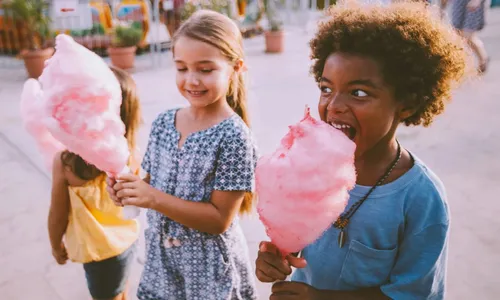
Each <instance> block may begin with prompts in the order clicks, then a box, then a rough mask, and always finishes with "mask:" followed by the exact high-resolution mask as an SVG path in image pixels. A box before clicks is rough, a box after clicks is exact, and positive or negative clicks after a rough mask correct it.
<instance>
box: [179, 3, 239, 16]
mask: <svg viewBox="0 0 500 300" xmlns="http://www.w3.org/2000/svg"><path fill="white" fill-rule="evenodd" d="M231 1H232V0H192V1H187V2H186V3H184V5H183V6H182V11H181V20H182V21H186V20H187V19H189V17H191V15H192V14H194V13H195V12H196V11H198V10H200V9H208V10H213V11H216V12H218V13H221V14H224V15H226V16H228V17H232V13H231V3H232V2H231Z"/></svg>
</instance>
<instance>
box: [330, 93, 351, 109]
mask: <svg viewBox="0 0 500 300" xmlns="http://www.w3.org/2000/svg"><path fill="white" fill-rule="evenodd" d="M326 110H327V111H328V112H331V113H335V114H341V113H345V112H346V111H347V105H346V103H345V97H343V95H342V94H340V93H337V94H335V95H333V96H332V97H331V98H330V102H329V103H328V106H327V107H326Z"/></svg>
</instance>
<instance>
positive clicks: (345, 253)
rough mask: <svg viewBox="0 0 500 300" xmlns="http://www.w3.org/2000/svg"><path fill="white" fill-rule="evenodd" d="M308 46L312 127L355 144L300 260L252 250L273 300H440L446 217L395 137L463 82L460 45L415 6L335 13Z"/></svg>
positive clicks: (431, 181)
mask: <svg viewBox="0 0 500 300" xmlns="http://www.w3.org/2000/svg"><path fill="white" fill-rule="evenodd" d="M328 16H329V19H328V20H327V21H325V22H324V23H323V24H322V25H320V27H319V31H318V32H317V34H316V36H315V37H314V38H313V40H312V41H311V43H310V45H311V49H312V59H313V60H314V65H313V67H312V73H313V75H314V76H315V79H316V80H317V82H318V84H319V89H320V91H321V96H320V99H319V104H318V109H319V115H320V117H321V119H322V120H323V121H325V122H327V123H329V124H331V126H333V127H335V128H338V129H339V130H341V131H342V132H343V133H344V134H346V135H347V136H348V137H349V138H350V139H352V140H353V141H354V142H355V143H356V146H357V148H356V153H355V167H356V171H357V174H358V176H357V183H356V186H355V187H354V189H353V190H352V191H351V192H350V199H349V201H348V204H347V207H346V209H345V212H344V213H343V214H342V215H341V216H340V217H339V219H338V220H332V226H331V227H330V228H329V229H328V230H327V231H326V232H325V233H324V234H323V236H322V237H321V238H320V239H318V240H317V241H316V242H314V243H313V244H311V245H309V246H308V247H306V248H305V249H303V251H302V253H301V256H300V257H296V256H288V257H286V258H285V259H282V258H281V256H280V255H279V252H278V250H277V249H276V247H275V246H274V245H272V244H271V243H269V242H262V243H261V245H260V249H259V254H258V258H257V261H256V275H257V277H258V278H259V280H261V281H263V282H274V281H276V280H284V279H285V278H286V276H287V275H289V274H291V272H292V269H291V267H296V268H297V270H296V272H295V273H294V274H293V277H292V281H291V282H287V281H279V282H277V283H275V284H274V285H273V288H272V295H271V299H273V300H284V299H287V300H292V299H300V300H307V299H315V300H317V299H371V300H373V299H398V300H399V299H443V297H444V292H445V275H446V256H447V245H448V230H449V225H450V217H449V211H448V205H447V202H446V195H445V190H444V186H443V184H442V182H441V181H440V180H439V178H438V177H437V176H436V175H435V174H434V173H433V172H432V171H431V170H430V169H429V167H427V166H426V165H425V163H424V162H423V161H422V160H420V159H419V158H418V157H417V156H416V155H415V154H414V153H412V152H410V151H408V150H406V149H405V148H404V147H403V146H402V145H400V143H399V142H398V140H397V138H396V130H397V128H398V126H399V125H400V124H405V125H407V126H409V125H423V126H424V127H426V126H429V125H430V124H431V123H432V121H433V119H434V118H435V117H436V116H437V115H439V114H440V113H442V112H443V110H444V107H445V103H446V101H447V100H448V99H450V97H451V92H452V89H453V88H454V87H455V85H456V84H458V83H460V82H461V81H463V79H465V76H466V74H467V67H468V65H469V64H468V60H469V57H468V55H467V54H466V51H465V50H464V47H465V45H464V43H463V41H462V39H461V38H460V37H459V36H458V35H457V34H456V33H454V31H453V30H452V29H451V28H449V27H448V26H447V25H445V24H444V23H441V22H440V21H439V20H437V19H435V18H434V17H433V16H432V12H430V11H429V10H428V9H426V8H425V4H423V3H398V4H393V5H390V6H386V7H382V6H369V5H368V6H363V7H358V6H356V5H338V6H335V7H333V8H331V9H330V11H329V13H328Z"/></svg>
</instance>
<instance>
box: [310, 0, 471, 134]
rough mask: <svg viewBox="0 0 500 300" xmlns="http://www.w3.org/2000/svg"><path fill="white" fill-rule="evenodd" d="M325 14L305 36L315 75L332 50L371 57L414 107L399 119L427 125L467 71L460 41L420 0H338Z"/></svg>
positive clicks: (398, 93) (399, 96)
mask: <svg viewBox="0 0 500 300" xmlns="http://www.w3.org/2000/svg"><path fill="white" fill-rule="evenodd" d="M327 17H328V19H327V20H326V21H324V22H323V23H322V24H320V26H319V30H318V32H317V34H316V36H315V37H314V38H313V39H312V40H311V42H310V46H311V50H312V54H311V58H312V59H313V61H314V64H313V66H312V70H311V71H312V73H313V75H314V77H315V79H316V80H317V81H319V80H320V78H321V74H322V73H323V68H324V65H325V61H326V60H327V58H328V57H329V56H330V55H331V54H332V53H335V52H343V53H350V54H356V55H361V56H365V57H370V58H373V59H374V60H375V61H377V62H378V63H379V64H380V66H381V69H382V73H383V76H384V80H385V81H386V83H387V84H389V85H391V86H392V87H394V90H395V97H396V99H397V100H398V101H403V103H404V104H405V105H406V107H408V108H409V109H414V110H415V113H414V114H413V115H411V116H410V117H408V118H406V119H405V120H402V121H401V122H402V123H404V124H406V125H420V124H422V125H423V126H428V125H430V124H431V123H432V121H433V118H434V117H435V116H436V115H439V114H440V113H442V112H443V110H444V106H445V102H446V101H447V100H449V99H450V98H451V93H452V90H453V88H454V87H455V85H456V84H459V83H461V82H462V81H463V79H465V78H466V75H467V74H468V66H469V65H470V61H469V59H470V55H469V53H468V52H467V51H466V50H465V49H466V44H465V42H464V41H463V39H462V38H461V37H460V36H459V35H458V34H457V33H456V32H455V31H454V30H453V29H452V28H451V27H450V26H448V25H447V24H445V23H443V22H441V21H440V20H439V19H438V18H437V17H436V16H434V15H433V14H432V12H431V11H430V10H429V9H428V8H427V6H426V5H425V4H423V3H415V2H413V3H396V4H392V5H390V6H385V7H382V6H377V5H363V6H360V5H357V4H353V3H343V4H337V5H335V6H332V7H331V8H330V9H329V10H328V12H327Z"/></svg>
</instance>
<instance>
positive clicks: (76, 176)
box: [48, 68, 141, 300]
mask: <svg viewBox="0 0 500 300" xmlns="http://www.w3.org/2000/svg"><path fill="white" fill-rule="evenodd" d="M111 69H112V71H113V72H114V73H115V76H116V77H117V78H118V80H119V82H120V85H121V89H122V97H123V101H122V105H121V118H122V121H123V123H124V124H125V128H126V131H125V136H126V138H127V141H128V144H129V148H130V150H131V152H132V153H133V150H134V149H135V143H136V133H137V129H138V127H139V124H140V120H141V117H140V103H139V99H138V97H137V94H136V86H135V83H134V81H133V79H132V78H131V77H130V76H129V75H128V74H127V73H126V72H124V71H122V70H119V69H115V68H111ZM130 167H131V169H132V170H137V169H138V165H137V164H135V161H134V159H133V157H131V159H130ZM48 223H49V224H48V225H49V236H50V243H51V246H52V255H53V256H54V258H55V259H56V261H57V262H58V263H59V264H65V263H66V261H67V260H68V259H70V260H71V261H73V262H78V263H83V267H84V269H85V276H86V278H87V284H88V288H89V291H90V294H91V295H92V297H93V298H94V299H116V300H120V299H125V298H126V295H125V294H126V282H127V279H128V275H129V270H130V266H131V263H132V261H133V258H134V255H135V247H136V246H135V244H136V243H135V242H136V241H137V238H138V236H139V225H138V222H137V221H136V220H125V219H123V218H122V208H120V207H117V206H115V205H114V204H113V201H112V200H111V199H110V197H109V194H108V192H107V191H106V174H105V173H104V172H102V171H101V170H99V169H97V168H96V167H95V166H93V165H89V164H87V163H86V162H85V161H84V160H83V159H82V158H81V157H79V156H78V155H76V154H74V153H71V152H68V151H64V152H62V153H60V154H59V155H56V157H55V160H54V166H53V183H52V203H51V206H50V212H49V221H48ZM63 237H64V242H63Z"/></svg>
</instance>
